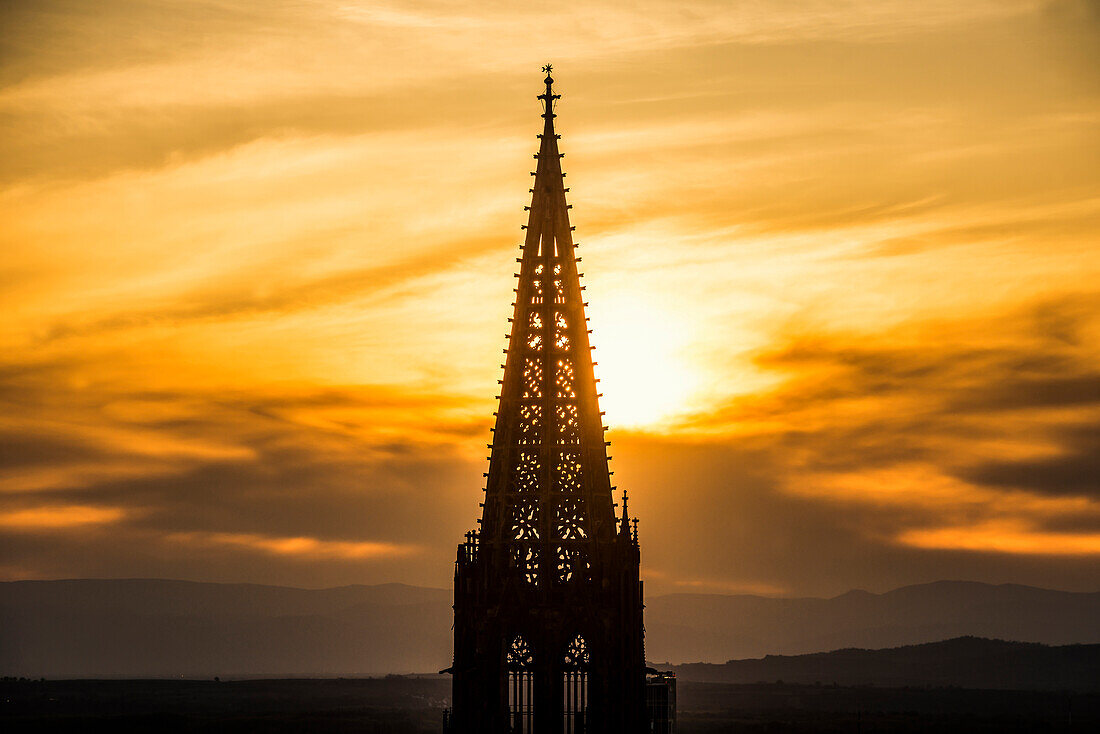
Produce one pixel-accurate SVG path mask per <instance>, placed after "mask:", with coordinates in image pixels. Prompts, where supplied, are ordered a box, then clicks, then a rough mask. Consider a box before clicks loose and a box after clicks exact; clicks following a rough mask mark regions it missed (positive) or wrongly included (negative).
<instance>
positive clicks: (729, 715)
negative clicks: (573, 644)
mask: <svg viewBox="0 0 1100 734" xmlns="http://www.w3.org/2000/svg"><path fill="white" fill-rule="evenodd" d="M449 693H450V681H449V680H447V679H444V678H442V677H434V676H433V677H389V678H367V679H332V680H308V679H303V680H246V681H221V682H218V681H200V680H72V681H29V680H24V681H19V680H5V681H2V682H0V694H2V695H0V701H2V702H3V714H2V715H0V728H2V729H3V730H4V731H8V732H24V731H25V732H31V731H34V732H42V731H61V732H107V731H110V732H149V731H156V732H317V733H321V734H324V733H326V732H334V733H335V732H340V733H343V732H360V733H366V734H375V733H378V734H381V733H382V732H387V733H388V732H394V733H395V734H405V733H406V732H408V733H412V732H416V733H420V732H425V733H426V732H439V731H440V719H441V711H442V708H443V706H444V705H445V700H446V697H447V696H448V695H449ZM679 698H680V720H679V722H678V727H677V731H678V732H680V733H681V734H692V733H693V732H918V731H936V732H964V731H965V732H1004V731H1009V732H1056V731H1057V732H1094V731H1097V730H1100V694H1098V693H1068V692H1056V691H1012V690H967V689H959V688H879V687H866V686H864V687H847V686H834V685H801V684H785V683H779V682H774V683H757V684H727V683H699V682H689V681H682V682H681V683H680V688H679Z"/></svg>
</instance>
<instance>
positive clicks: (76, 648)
mask: <svg viewBox="0 0 1100 734" xmlns="http://www.w3.org/2000/svg"><path fill="white" fill-rule="evenodd" d="M647 602H648V603H647V611H646V630H647V634H646V648H647V658H648V659H650V660H655V661H668V662H670V663H695V662H704V663H723V662H725V661H727V660H736V659H748V658H757V657H761V656H764V655H769V654H770V655H799V654H806V653H818V652H822V651H826V650H837V649H841V648H876V649H881V648H890V647H899V646H904V645H912V644H919V643H927V642H936V641H940V640H945V639H951V638H956V637H964V636H968V635H970V636H975V637H984V638H994V639H1004V640H1017V641H1023V642H1037V643H1045V644H1048V645H1065V644H1071V643H1100V624H1097V620H1100V592H1068V591H1057V590H1052V589H1041V588H1038V587H1031V586H1022V585H1018V584H1001V585H992V584H984V583H981V582H971V581H940V582H933V583H929V584H917V585H911V586H905V587H900V588H898V589H894V590H891V591H888V592H884V593H882V594H874V593H871V592H865V591H860V590H853V591H849V592H845V593H844V594H840V595H837V596H835V597H831V598H816V597H801V598H785V597H761V596H754V595H748V594H742V595H717V594H695V593H693V594H669V595H663V596H656V597H650V598H649V599H648V600H647ZM451 622H452V610H451V591H450V590H448V589H434V588H428V587H419V586H411V585H407V584H400V583H390V584H378V585H346V586H339V587H331V588H324V589H301V588H295V587H287V586H275V585H264V584H233V583H213V582H199V581H177V580H170V579H61V580H30V581H10V582H2V583H0V675H16V676H48V677H60V676H75V677H87V676H93V677H94V676H136V677H158V676H173V677H174V676H179V675H185V676H197V677H206V676H213V675H222V676H225V675H263V676H272V675H290V676H363V675H383V674H388V673H423V672H433V671H436V670H439V669H441V668H444V667H446V666H447V665H448V664H449V663H450V656H451Z"/></svg>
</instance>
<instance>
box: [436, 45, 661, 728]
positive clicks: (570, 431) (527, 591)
mask: <svg viewBox="0 0 1100 734" xmlns="http://www.w3.org/2000/svg"><path fill="white" fill-rule="evenodd" d="M543 71H545V72H546V80H545V81H546V92H545V93H544V94H541V95H539V97H538V98H539V99H540V100H542V102H543V107H544V112H543V115H542V117H543V119H544V123H543V131H542V135H539V136H538V137H539V138H540V139H541V141H542V143H541V145H540V146H539V152H538V154H537V155H536V156H535V158H537V159H538V166H537V170H536V171H535V173H533V174H532V175H534V177H535V185H534V188H532V189H531V206H530V207H528V209H529V211H530V215H529V218H528V221H527V226H526V232H527V237H526V239H525V241H524V243H523V246H522V253H523V256H522V257H521V258H517V261H518V262H519V263H520V268H519V270H520V272H519V273H518V278H519V281H518V287H517V288H516V302H515V304H514V305H515V311H514V314H513V317H512V318H511V319H510V321H511V334H510V335H509V343H508V349H507V350H505V351H506V353H507V359H506V364H505V365H504V379H503V380H501V392H500V396H499V398H500V406H499V410H498V412H497V414H496V427H495V428H494V429H493V442H492V443H491V444H490V445H489V448H490V449H492V453H491V456H490V458H489V472H488V473H487V474H486V477H487V478H488V480H487V482H486V488H485V502H484V505H483V506H484V510H483V514H482V518H481V520H479V523H480V524H481V529H480V530H479V531H474V532H470V533H467V534H466V542H465V543H463V544H462V545H460V546H459V547H458V560H457V563H456V566H455V596H454V610H455V623H454V636H455V651H454V664H453V666H452V667H451V668H450V671H449V672H451V673H452V675H453V676H454V678H453V702H452V706H453V708H452V714H451V718H450V722H449V728H450V730H451V731H454V732H462V733H463V734H475V733H476V734H504V733H505V732H508V733H511V732H523V733H524V734H526V733H529V732H533V733H534V734H559V733H565V734H579V733H580V732H591V733H598V734H605V733H606V734H611V732H628V733H633V732H639V733H640V732H642V731H643V730H645V729H646V728H647V727H646V713H645V685H646V682H645V672H646V669H645V654H644V647H643V639H642V635H643V632H642V584H641V581H639V580H638V564H639V552H638V537H637V521H634V522H635V524H634V528H633V531H632V530H631V527H630V519H629V517H628V515H627V507H626V495H625V493H624V495H623V506H622V516H621V518H620V519H619V520H618V521H616V518H615V510H614V503H613V502H612V497H611V493H612V490H613V489H614V488H613V487H612V486H611V481H610V472H609V471H608V464H607V462H608V456H607V446H608V444H607V443H606V442H605V440H604V430H605V426H604V425H603V422H602V414H601V413H600V408H599V404H598V399H599V397H600V396H599V394H598V393H597V392H596V383H597V380H596V379H595V377H594V376H593V372H592V368H593V365H594V364H595V363H594V362H593V361H592V353H591V347H590V346H589V343H588V335H589V330H588V325H587V322H588V319H587V318H586V317H585V315H584V307H585V305H586V304H585V303H584V300H583V290H584V288H583V286H581V284H580V274H579V273H578V272H577V264H578V263H579V262H580V258H578V257H576V253H575V245H574V243H573V237H572V229H573V228H572V227H571V226H570V225H569V208H570V206H569V205H568V204H566V201H565V194H566V192H567V191H569V189H567V188H565V187H564V185H563V181H562V179H563V178H564V177H565V174H564V173H562V170H561V158H562V154H561V153H559V152H558V138H559V136H558V135H557V134H555V132H554V117H555V115H554V103H555V100H557V99H559V95H556V94H554V92H553V89H552V85H553V81H554V80H553V79H552V78H551V77H550V66H549V65H547V66H546V67H544V69H543Z"/></svg>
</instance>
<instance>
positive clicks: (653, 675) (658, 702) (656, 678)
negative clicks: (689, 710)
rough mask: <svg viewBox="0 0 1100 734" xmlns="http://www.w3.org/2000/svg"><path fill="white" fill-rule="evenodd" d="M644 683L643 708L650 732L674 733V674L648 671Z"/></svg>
mask: <svg viewBox="0 0 1100 734" xmlns="http://www.w3.org/2000/svg"><path fill="white" fill-rule="evenodd" d="M649 673H650V675H649V676H647V677H646V683H645V709H646V714H647V715H648V716H649V731H650V734H676V674H675V673H667V672H659V671H655V670H650V671H649Z"/></svg>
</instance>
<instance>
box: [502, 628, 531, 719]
mask: <svg viewBox="0 0 1100 734" xmlns="http://www.w3.org/2000/svg"><path fill="white" fill-rule="evenodd" d="M506 663H507V666H506V667H507V668H508V731H510V732H512V734H531V732H533V731H534V724H535V718H534V716H535V706H534V692H535V670H534V669H535V655H534V653H533V652H532V651H531V646H530V645H529V644H527V640H525V639H523V636H522V635H516V637H515V638H514V639H513V640H512V645H511V647H509V648H508V657H507V660H506Z"/></svg>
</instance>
